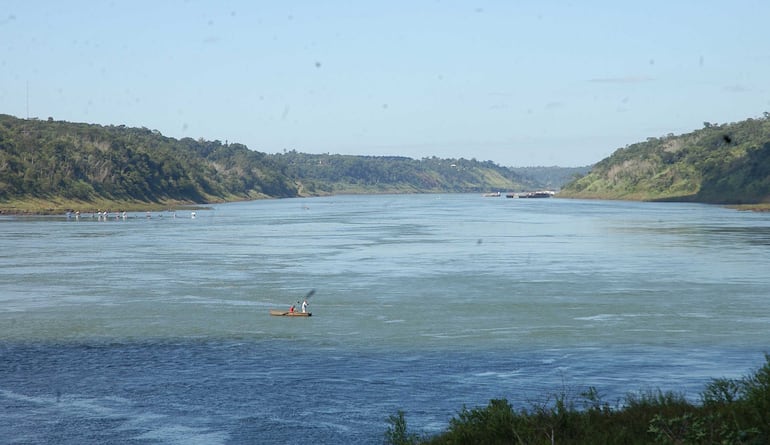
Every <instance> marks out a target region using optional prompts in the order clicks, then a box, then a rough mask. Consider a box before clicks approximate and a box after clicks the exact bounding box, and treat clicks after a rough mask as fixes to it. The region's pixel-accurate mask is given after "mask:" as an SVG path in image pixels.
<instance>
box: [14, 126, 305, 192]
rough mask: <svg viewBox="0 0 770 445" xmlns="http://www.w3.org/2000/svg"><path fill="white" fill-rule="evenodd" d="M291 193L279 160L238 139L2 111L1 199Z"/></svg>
mask: <svg viewBox="0 0 770 445" xmlns="http://www.w3.org/2000/svg"><path fill="white" fill-rule="evenodd" d="M296 194H297V190H296V186H295V185H294V184H293V183H292V181H291V180H289V179H288V177H287V176H286V175H285V174H284V173H283V172H282V168H281V166H279V165H276V164H274V163H273V161H272V160H271V159H269V158H267V157H266V156H265V155H264V154H262V153H258V152H255V151H251V150H248V149H247V148H246V147H245V146H244V145H241V144H222V143H221V142H219V141H205V140H198V141H196V140H193V139H189V138H186V139H181V140H176V139H172V138H167V137H164V136H162V135H161V134H160V133H158V132H157V131H152V130H149V129H146V128H128V127H125V126H122V125H121V126H101V125H93V124H80V123H70V122H60V121H53V120H50V119H49V120H47V121H39V120H23V119H17V118H14V117H12V116H7V115H0V201H2V200H9V199H16V200H18V199H24V198H25V197H29V198H63V199H70V200H77V201H83V202H89V201H93V200H97V199H102V200H115V201H121V202H131V201H139V202H167V201H179V202H199V203H202V202H212V201H222V200H232V199H246V198H256V197H260V196H274V197H287V196H296Z"/></svg>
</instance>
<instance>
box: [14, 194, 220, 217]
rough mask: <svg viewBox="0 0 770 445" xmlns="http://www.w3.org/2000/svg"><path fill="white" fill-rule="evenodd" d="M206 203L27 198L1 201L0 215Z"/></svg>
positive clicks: (146, 209)
mask: <svg viewBox="0 0 770 445" xmlns="http://www.w3.org/2000/svg"><path fill="white" fill-rule="evenodd" d="M207 208H209V204H200V203H193V202H185V201H174V200H166V201H160V202H145V201H129V200H125V201H123V200H118V201H112V200H95V201H78V200H68V199H58V198H56V199H41V198H27V199H18V200H9V201H2V202H0V215H15V216H44V215H63V214H66V213H67V212H77V211H79V212H81V213H93V212H100V211H108V212H157V211H163V210H182V209H185V210H203V209H207Z"/></svg>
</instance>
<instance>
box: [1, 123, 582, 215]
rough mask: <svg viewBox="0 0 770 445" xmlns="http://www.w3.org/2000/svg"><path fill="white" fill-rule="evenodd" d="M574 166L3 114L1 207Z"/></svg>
mask: <svg viewBox="0 0 770 445" xmlns="http://www.w3.org/2000/svg"><path fill="white" fill-rule="evenodd" d="M586 170H587V169H586ZM583 172H584V171H583ZM574 173H575V170H574V169H562V168H559V167H538V168H528V169H512V168H508V167H501V166H499V165H497V164H495V163H493V162H491V161H484V162H480V161H476V160H475V159H473V160H466V159H439V158H435V157H432V158H426V159H422V160H415V159H411V158H405V157H375V156H345V155H329V154H326V155H311V154H304V153H298V152H296V151H291V152H285V153H280V154H265V153H260V152H257V151H252V150H249V149H248V148H247V147H246V146H245V145H243V144H234V143H231V144H228V143H224V144H223V143H222V142H220V141H207V140H204V139H198V140H193V139H190V138H184V139H174V138H169V137H165V136H163V135H162V134H160V133H159V132H158V131H155V130H150V129H147V128H130V127H126V126H124V125H117V126H115V125H107V126H103V125H96V124H86V123H72V122H64V121H55V120H53V119H50V118H49V119H48V120H37V119H19V118H16V117H13V116H9V115H0V207H3V208H5V209H6V210H7V209H11V210H13V209H15V208H21V207H17V204H19V203H22V204H24V203H29V202H34V203H40V205H45V206H47V207H50V208H52V209H54V208H55V209H60V208H61V207H62V206H74V205H86V204H100V205H112V204H115V205H119V206H122V207H136V206H141V205H142V204H156V205H173V204H185V203H186V204H192V203H200V204H205V203H212V202H222V201H233V200H246V199H257V198H287V197H296V196H314V195H324V194H333V193H438V192H458V193H469V192H492V191H500V192H506V191H529V190H538V189H543V188H548V189H558V188H559V186H560V185H561V183H563V182H566V180H567V179H566V178H568V177H570V176H571V175H573V174H574ZM560 182H561V183H560Z"/></svg>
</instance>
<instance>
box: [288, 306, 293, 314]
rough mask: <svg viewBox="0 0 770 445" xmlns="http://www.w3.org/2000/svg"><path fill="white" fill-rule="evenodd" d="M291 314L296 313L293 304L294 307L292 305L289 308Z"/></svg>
mask: <svg viewBox="0 0 770 445" xmlns="http://www.w3.org/2000/svg"><path fill="white" fill-rule="evenodd" d="M289 313H290V314H293V313H294V305H293V304H292V305H291V307H290V308H289Z"/></svg>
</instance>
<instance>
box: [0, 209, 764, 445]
mask: <svg viewBox="0 0 770 445" xmlns="http://www.w3.org/2000/svg"><path fill="white" fill-rule="evenodd" d="M150 216H151V217H149V218H148V217H147V215H146V214H144V213H137V214H129V215H127V217H126V218H125V219H123V218H116V217H115V214H114V213H113V214H112V216H111V217H110V219H109V220H107V221H103V220H99V219H98V218H93V217H91V215H90V214H83V215H81V217H80V218H79V219H75V218H70V219H68V218H66V217H63V216H62V217H45V218H13V217H3V218H0V437H3V438H4V440H7V441H9V442H10V443H65V444H69V443H72V444H76V443H77V444H80V443H136V444H155V443H185V444H188V443H202V444H217V443H222V444H241V443H336V444H339V443H351V444H352V443H381V441H382V437H383V433H384V431H385V430H386V428H387V418H388V416H389V415H392V414H395V413H396V411H397V410H399V409H402V410H404V411H405V412H406V417H407V422H408V423H409V425H410V427H411V428H413V429H415V430H417V431H418V432H421V433H435V432H437V431H439V430H441V429H443V428H445V427H446V425H447V421H448V419H450V418H451V417H452V416H453V415H455V414H456V413H457V412H458V411H459V410H460V409H461V408H462V407H463V406H464V405H465V406H468V407H473V406H480V405H486V403H487V402H488V401H489V399H490V398H501V397H505V398H507V399H508V400H509V401H511V403H512V404H514V405H515V406H519V407H527V406H530V405H531V404H532V403H542V402H544V401H547V400H548V398H549V396H552V395H554V394H557V393H562V392H565V391H566V392H568V393H573V394H578V393H579V392H581V391H583V390H584V389H585V388H586V387H587V386H595V387H597V389H598V390H599V392H600V394H601V395H602V396H603V397H604V398H605V399H606V400H607V401H610V402H615V401H617V400H621V399H622V398H623V397H624V395H625V394H626V393H627V392H629V391H638V390H649V389H663V390H675V391H683V392H685V393H686V395H687V396H688V397H691V398H693V399H697V397H698V395H699V392H700V390H701V389H702V388H703V384H704V383H706V382H707V381H708V380H709V379H710V378H715V377H740V376H742V375H745V374H747V373H749V372H751V371H753V370H754V369H756V368H757V367H758V366H760V365H761V364H762V363H763V361H764V356H763V353H764V352H768V351H770V348H768V340H769V339H770V301H768V300H769V299H770V274H768V272H767V271H768V270H770V269H769V266H770V214H762V213H745V212H737V211H733V210H728V209H723V208H720V207H712V206H703V205H696V204H669V203H666V204H653V203H629V202H604V201H576V200H561V199H506V198H482V197H480V196H476V195H405V196H337V197H329V198H314V199H292V200H274V201H258V202H248V203H236V204H227V205H218V206H215V207H212V208H211V209H210V210H199V211H197V216H196V217H195V218H191V214H190V212H181V211H178V212H176V214H174V213H171V212H163V213H153V214H152V215H150ZM311 289H315V293H314V294H313V296H312V297H311V298H310V300H309V302H310V310H311V311H312V313H313V316H312V317H310V318H302V319H300V318H292V319H289V318H284V317H271V316H269V315H268V310H269V309H271V308H279V309H287V308H288V307H289V306H290V305H291V304H293V303H296V302H297V301H298V300H301V299H302V297H303V296H304V295H306V294H307V293H308V292H309V291H310V290H311Z"/></svg>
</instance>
